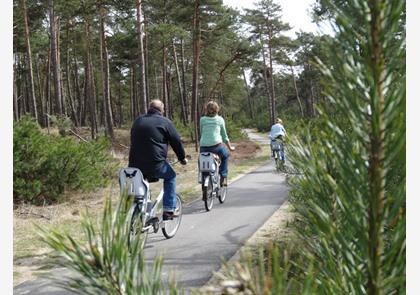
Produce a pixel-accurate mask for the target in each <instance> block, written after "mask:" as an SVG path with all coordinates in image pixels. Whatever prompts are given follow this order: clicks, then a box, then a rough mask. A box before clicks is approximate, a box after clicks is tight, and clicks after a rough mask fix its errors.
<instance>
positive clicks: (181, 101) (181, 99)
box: [172, 40, 187, 125]
mask: <svg viewBox="0 0 420 295" xmlns="http://www.w3.org/2000/svg"><path fill="white" fill-rule="evenodd" d="M172 49H173V52H172V53H173V57H174V64H175V73H176V79H177V82H178V83H177V85H178V92H179V104H180V106H181V116H182V123H183V124H184V125H187V114H186V110H185V96H184V90H183V89H182V81H181V75H180V73H179V66H178V57H177V54H176V47H175V42H174V41H173V40H172Z"/></svg>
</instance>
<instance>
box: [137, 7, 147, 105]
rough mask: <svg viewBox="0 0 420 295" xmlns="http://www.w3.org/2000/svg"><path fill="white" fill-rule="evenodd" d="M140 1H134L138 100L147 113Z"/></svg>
mask: <svg viewBox="0 0 420 295" xmlns="http://www.w3.org/2000/svg"><path fill="white" fill-rule="evenodd" d="M141 6H142V0H136V12H137V37H138V40H139V55H140V56H139V61H140V65H139V66H140V87H139V88H140V91H139V95H140V100H141V103H142V112H143V113H146V112H147V94H146V66H145V58H144V45H143V24H142V19H143V16H142V8H141Z"/></svg>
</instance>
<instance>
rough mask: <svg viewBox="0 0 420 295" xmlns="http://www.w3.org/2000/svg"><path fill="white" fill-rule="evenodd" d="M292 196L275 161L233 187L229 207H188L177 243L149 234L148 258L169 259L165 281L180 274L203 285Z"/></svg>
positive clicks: (182, 281) (187, 283) (182, 280)
mask: <svg viewBox="0 0 420 295" xmlns="http://www.w3.org/2000/svg"><path fill="white" fill-rule="evenodd" d="M287 194H288V187H287V185H286V183H285V180H284V176H283V175H282V174H278V173H276V172H275V169H274V163H273V161H270V162H269V163H267V164H265V165H263V166H261V167H260V168H258V169H256V170H254V171H252V172H250V173H249V174H247V175H245V176H244V177H242V178H240V179H238V180H237V181H235V182H233V183H231V184H229V187H228V195H227V197H226V201H225V203H223V204H219V201H218V200H215V203H214V206H213V209H212V210H211V211H210V212H206V211H205V209H204V203H203V202H202V201H196V202H193V203H191V204H190V205H189V206H188V207H185V208H184V215H183V219H182V222H181V226H180V228H179V231H178V233H177V234H176V236H175V237H174V238H172V239H170V240H166V239H165V238H164V237H163V235H162V234H161V233H157V234H152V235H149V239H148V244H147V245H146V253H147V255H146V257H147V258H148V259H149V260H150V261H151V260H152V258H153V257H155V255H156V254H157V253H162V254H164V267H163V273H164V276H166V277H168V276H169V277H172V276H173V275H175V276H176V278H177V282H178V284H179V285H181V286H183V287H199V286H202V285H204V284H205V283H206V282H207V281H208V280H209V279H210V278H211V276H212V274H213V271H216V270H218V269H219V268H220V266H221V264H222V262H223V261H227V260H229V259H230V258H231V257H232V256H233V255H234V254H235V253H236V252H237V251H238V249H239V248H240V247H241V246H242V245H243V244H244V243H245V242H246V240H247V239H248V238H249V237H250V236H251V235H252V234H253V233H254V232H256V231H257V230H258V228H259V227H261V226H262V225H263V223H264V222H265V221H266V220H267V219H268V218H269V217H270V216H271V215H272V214H273V213H274V212H275V211H276V210H277V209H278V208H279V207H280V206H281V205H282V204H283V203H284V201H285V200H286V198H287Z"/></svg>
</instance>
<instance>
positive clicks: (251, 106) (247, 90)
mask: <svg viewBox="0 0 420 295" xmlns="http://www.w3.org/2000/svg"><path fill="white" fill-rule="evenodd" d="M242 76H243V78H244V84H245V89H246V95H247V98H248V107H249V114H250V115H251V120H254V118H255V116H254V107H253V105H252V101H251V94H250V93H249V87H248V83H247V81H246V76H245V70H244V69H243V68H242Z"/></svg>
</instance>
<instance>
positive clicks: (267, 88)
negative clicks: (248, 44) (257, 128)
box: [260, 36, 274, 124]
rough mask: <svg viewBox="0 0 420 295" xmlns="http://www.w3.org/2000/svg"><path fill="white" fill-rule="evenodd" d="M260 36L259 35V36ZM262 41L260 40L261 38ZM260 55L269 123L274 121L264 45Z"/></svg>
mask: <svg viewBox="0 0 420 295" xmlns="http://www.w3.org/2000/svg"><path fill="white" fill-rule="evenodd" d="M260 37H261V36H260ZM261 42H262V40H261ZM262 56H263V77H264V83H265V88H266V90H267V100H268V117H269V118H270V124H273V123H274V117H273V111H272V109H273V105H272V97H271V91H270V86H269V83H268V76H267V71H268V69H267V64H266V61H265V50H264V45H263V47H262Z"/></svg>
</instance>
